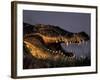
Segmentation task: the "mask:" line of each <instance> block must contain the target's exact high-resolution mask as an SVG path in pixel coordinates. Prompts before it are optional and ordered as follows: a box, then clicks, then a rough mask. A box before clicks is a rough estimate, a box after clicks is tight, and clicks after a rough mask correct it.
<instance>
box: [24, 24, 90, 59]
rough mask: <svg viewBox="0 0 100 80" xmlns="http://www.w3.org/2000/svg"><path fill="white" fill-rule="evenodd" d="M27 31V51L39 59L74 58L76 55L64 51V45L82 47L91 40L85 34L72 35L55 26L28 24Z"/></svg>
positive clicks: (25, 39) (25, 41) (25, 42)
mask: <svg viewBox="0 0 100 80" xmlns="http://www.w3.org/2000/svg"><path fill="white" fill-rule="evenodd" d="M24 26H26V24H24ZM29 27H30V29H29ZM26 29H27V30H26V32H28V33H25V35H24V46H25V49H28V50H27V51H28V53H31V54H32V56H34V57H35V58H38V59H56V60H57V59H59V58H64V59H66V58H74V57H75V53H73V52H68V51H66V50H64V49H63V47H62V44H65V45H66V46H68V45H70V44H75V45H80V44H81V43H85V42H86V41H88V40H89V36H88V35H87V34H86V33H85V32H78V33H72V32H69V31H66V30H64V29H61V28H60V27H59V26H54V25H44V24H37V25H29V24H27V28H26ZM28 29H29V31H28Z"/></svg>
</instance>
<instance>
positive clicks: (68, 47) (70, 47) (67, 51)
mask: <svg viewBox="0 0 100 80" xmlns="http://www.w3.org/2000/svg"><path fill="white" fill-rule="evenodd" d="M89 46H90V43H89V41H84V40H80V41H67V42H61V41H56V43H52V44H48V45H47V50H48V51H49V52H50V53H51V54H53V55H58V54H59V55H62V56H66V57H75V56H76V57H77V58H78V57H80V56H84V57H85V56H87V55H88V54H89Z"/></svg>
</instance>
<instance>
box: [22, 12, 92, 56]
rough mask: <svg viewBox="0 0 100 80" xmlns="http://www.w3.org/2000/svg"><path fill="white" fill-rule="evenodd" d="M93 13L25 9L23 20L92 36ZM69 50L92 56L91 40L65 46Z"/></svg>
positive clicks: (77, 53) (80, 54)
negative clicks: (91, 21)
mask: <svg viewBox="0 0 100 80" xmlns="http://www.w3.org/2000/svg"><path fill="white" fill-rule="evenodd" d="M90 20H91V15H90V14H88V13H73V12H72V13H71V12H51V11H50V12H49V11H33V10H32V11H31V10H23V22H26V23H29V24H33V25H35V24H50V25H55V26H59V27H61V28H63V29H65V30H67V31H70V32H81V31H84V32H86V33H87V34H88V35H89V36H90V30H91V29H90V26H91V25H90V24H91V23H90ZM63 47H64V49H65V50H67V51H74V52H75V54H76V55H77V56H89V57H90V41H88V43H87V44H82V45H79V46H78V45H69V46H68V47H66V46H63Z"/></svg>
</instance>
